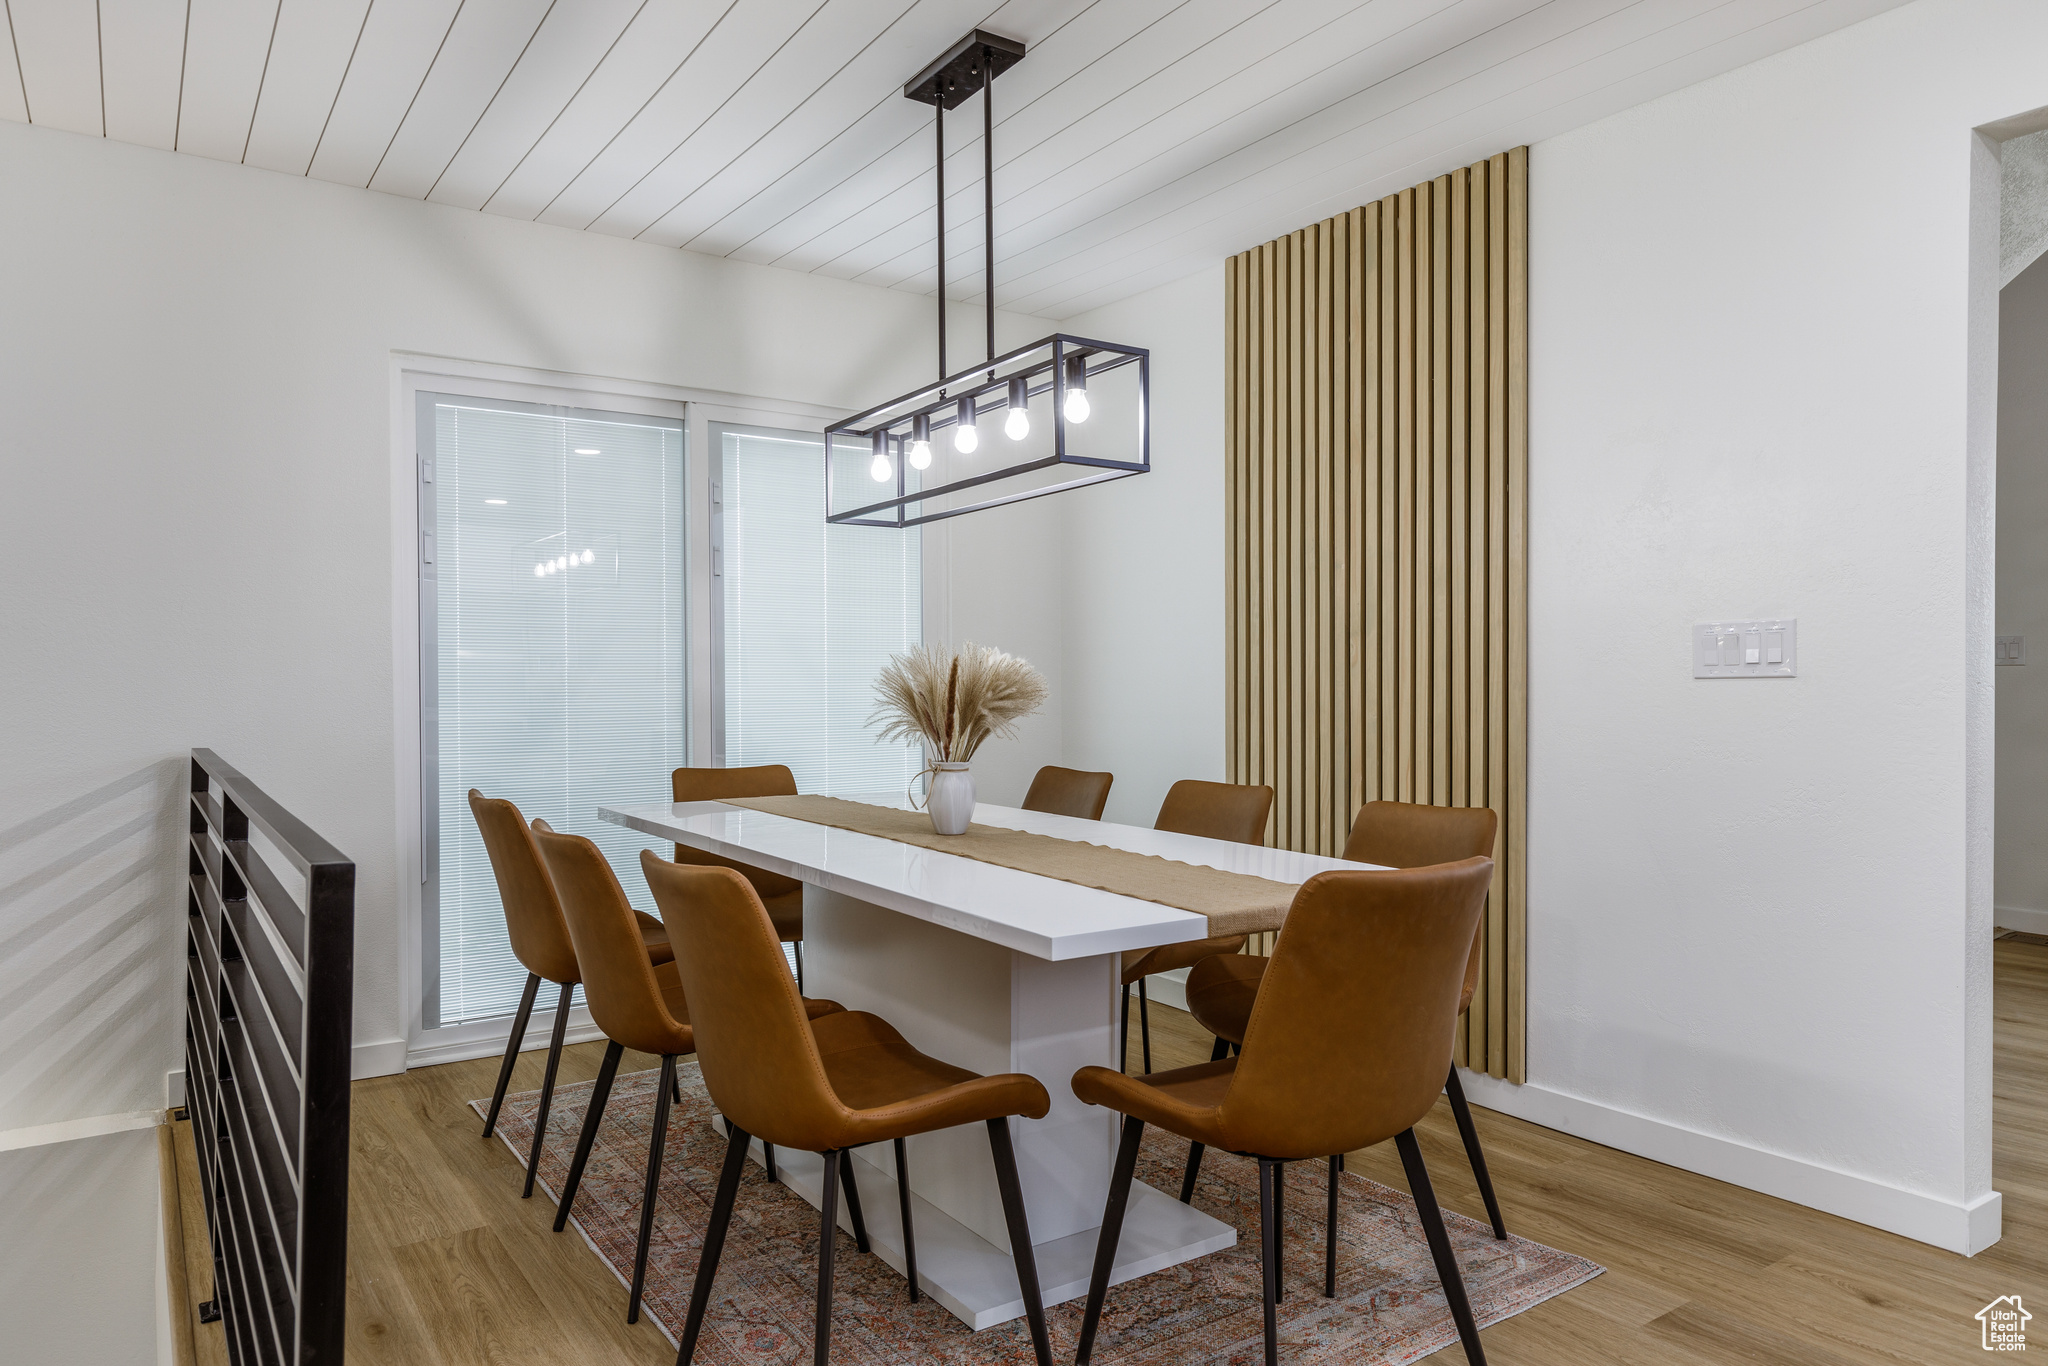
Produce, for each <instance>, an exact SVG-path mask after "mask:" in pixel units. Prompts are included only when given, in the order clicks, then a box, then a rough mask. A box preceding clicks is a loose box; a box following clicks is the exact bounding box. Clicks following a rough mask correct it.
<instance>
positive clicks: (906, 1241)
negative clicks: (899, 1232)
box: [896, 1138, 919, 1304]
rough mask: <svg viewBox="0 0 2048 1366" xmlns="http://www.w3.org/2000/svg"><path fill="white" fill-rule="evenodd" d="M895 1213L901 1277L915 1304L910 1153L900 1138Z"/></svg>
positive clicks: (914, 1255) (897, 1147)
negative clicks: (900, 1241) (898, 1221)
mask: <svg viewBox="0 0 2048 1366" xmlns="http://www.w3.org/2000/svg"><path fill="white" fill-rule="evenodd" d="M896 1213H897V1214H898V1215H899V1216H900V1217H901V1218H902V1220H903V1277H904V1279H905V1280H907V1281H909V1282H910V1302H911V1303H912V1304H916V1303H917V1301H918V1298H919V1291H918V1288H917V1235H916V1233H914V1232H913V1231H912V1230H911V1227H910V1153H909V1150H908V1149H907V1148H906V1147H905V1146H904V1142H903V1140H902V1139H900V1138H899V1139H897V1140H896Z"/></svg>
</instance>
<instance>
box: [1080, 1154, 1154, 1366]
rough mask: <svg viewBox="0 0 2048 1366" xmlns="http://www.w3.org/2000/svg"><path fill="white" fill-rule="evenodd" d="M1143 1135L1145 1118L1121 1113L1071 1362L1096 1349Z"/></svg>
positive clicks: (1082, 1360)
mask: <svg viewBox="0 0 2048 1366" xmlns="http://www.w3.org/2000/svg"><path fill="white" fill-rule="evenodd" d="M1144 1135H1145V1121H1144V1120H1142V1119H1136V1118H1133V1117H1132V1116H1129V1115H1126V1116H1124V1136H1123V1141H1122V1142H1120V1143H1119V1144H1117V1149H1116V1166H1114V1167H1113V1168H1111V1169H1110V1173H1109V1201H1108V1203H1107V1204H1105V1205H1104V1206H1103V1209H1102V1233H1101V1236H1100V1237H1098V1238H1097V1239H1096V1240H1095V1270H1094V1271H1093V1272H1092V1273H1091V1274H1090V1275H1089V1277H1088V1310H1087V1312H1086V1313H1085V1314H1083V1315H1082V1316H1081V1341H1080V1347H1079V1350H1078V1351H1076V1353H1075V1354H1074V1366H1087V1363H1088V1356H1089V1354H1090V1353H1091V1352H1093V1351H1094V1350H1095V1326H1096V1325H1097V1324H1098V1323H1100V1322H1101V1321H1102V1299H1103V1296H1105V1295H1107V1294H1108V1293H1109V1273H1110V1270H1111V1268H1112V1267H1114V1266H1115V1265H1116V1244H1117V1239H1119V1238H1120V1237H1122V1236H1123V1231H1124V1207H1125V1206H1126V1205H1128V1204H1129V1203H1130V1201H1131V1176H1132V1174H1133V1173H1135V1172H1136V1171H1137V1170H1138V1140H1139V1139H1141V1138H1143V1137H1144Z"/></svg>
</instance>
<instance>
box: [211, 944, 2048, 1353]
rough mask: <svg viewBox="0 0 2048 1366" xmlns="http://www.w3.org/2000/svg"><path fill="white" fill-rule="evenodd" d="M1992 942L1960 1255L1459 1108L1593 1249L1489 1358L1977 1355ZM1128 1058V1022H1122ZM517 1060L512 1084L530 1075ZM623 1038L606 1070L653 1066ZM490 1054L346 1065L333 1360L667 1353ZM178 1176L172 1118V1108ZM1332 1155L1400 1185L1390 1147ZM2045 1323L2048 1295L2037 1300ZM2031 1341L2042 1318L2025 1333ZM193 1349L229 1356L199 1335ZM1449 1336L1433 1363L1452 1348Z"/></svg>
mask: <svg viewBox="0 0 2048 1366" xmlns="http://www.w3.org/2000/svg"><path fill="white" fill-rule="evenodd" d="M1996 956H1997V1016H1998V1026H1997V1030H1998V1032H1997V1061H1996V1069H1997V1071H1996V1082H1995V1086H1996V1093H1997V1133H1996V1138H1997V1152H1996V1158H1995V1162H1994V1172H1995V1184H1996V1187H1997V1188H1998V1189H1999V1190H2000V1191H2002V1192H2004V1196H2005V1205H2004V1213H2005V1236H2004V1238H2003V1240H2002V1241H2001V1242H2000V1243H1999V1244H1998V1245H1997V1246H1995V1247H1993V1248H1991V1249H1990V1250H1989V1251H1986V1252H1984V1253H1982V1254H1980V1255H1978V1256H1977V1257H1975V1258H1963V1257H1959V1256H1955V1255H1953V1254H1950V1253H1946V1252H1941V1251H1937V1250H1936V1249H1934V1248H1930V1247H1927V1246H1925V1245H1923V1244H1920V1243H1915V1242H1911V1241H1908V1240H1907V1239H1904V1238H1899V1237H1895V1236H1893V1235H1891V1234H1887V1233H1880V1232H1877V1231H1876V1230H1874V1229H1869V1228H1866V1227H1863V1226H1862V1225H1859V1224H1853V1223H1849V1222H1848V1221H1846V1220H1842V1219H1836V1218H1833V1217H1831V1216H1829V1215H1825V1214H1819V1213H1816V1212H1815V1211H1813V1210H1809V1209H1805V1208H1802V1207H1801V1206H1798V1205H1792V1204H1787V1203H1785V1202H1784V1201H1780V1200H1774V1199H1772V1198H1770V1197H1769V1196H1764V1195H1759V1194H1756V1193H1755V1192H1752V1191H1748V1190H1744V1189H1742V1188H1740V1187H1737V1186H1730V1185H1725V1184H1723V1183H1721V1182H1718V1181H1713V1180H1710V1179H1708V1178H1706V1177H1703V1176H1695V1175H1693V1174H1691V1173H1689V1172H1683V1171H1679V1170H1676V1169H1675V1168H1671V1167H1666V1166H1661V1165H1659V1164H1658V1163H1655V1162H1651V1161H1647V1160H1645V1159H1643V1158H1639V1157H1632V1156H1630V1155H1628V1154H1626V1153H1621V1152H1617V1151H1615V1150H1613V1149H1611V1148H1603V1147H1600V1146H1599V1145H1597V1144H1593V1143H1588V1142H1584V1141H1582V1140H1579V1139H1575V1138H1570V1137H1567V1136H1565V1135H1562V1134H1558V1133H1555V1132H1552V1131H1550V1130H1547V1129H1542V1128H1538V1127H1536V1126H1535V1125H1532V1124H1525V1123H1523V1122H1521V1121H1519V1120H1515V1119H1510V1118H1508V1117H1506V1116H1504V1115H1500V1114H1497V1113H1494V1112H1492V1111H1488V1110H1480V1111H1478V1125H1479V1129H1480V1134H1481V1138H1482V1140H1483V1142H1484V1143H1485V1145H1486V1152H1487V1158H1488V1161H1489V1163H1490V1164H1491V1167H1492V1170H1493V1176H1494V1182H1495V1185H1496V1188H1497V1190H1498V1192H1499V1195H1500V1200H1501V1204H1502V1207H1503V1209H1504V1212H1505V1213H1506V1216H1507V1221H1508V1227H1509V1229H1510V1230H1511V1231H1513V1232H1515V1233H1519V1234H1522V1235H1524V1236H1526V1237H1529V1238H1534V1239H1537V1240H1539V1241H1541V1242H1545V1243H1549V1244H1552V1245H1553V1246H1556V1247H1560V1248H1565V1249H1567V1250H1569V1251H1572V1252H1577V1253H1580V1254H1582V1255H1584V1256H1587V1257H1591V1258H1593V1259H1594V1260H1595V1261H1597V1262H1599V1263H1600V1264H1601V1265H1603V1266H1605V1267H1606V1268H1607V1274H1606V1275H1604V1276H1601V1277H1599V1278H1598V1279H1596V1280H1594V1281H1592V1282H1591V1283H1590V1284H1588V1285H1585V1286H1583V1287H1581V1288H1579V1289H1577V1290H1574V1291H1571V1292H1569V1293H1568V1294H1566V1295H1563V1296H1561V1297H1559V1298H1557V1299H1554V1300H1551V1301H1549V1302H1547V1303H1545V1304H1541V1305H1538V1306H1537V1307H1536V1308H1534V1309H1532V1310H1529V1311H1528V1312H1526V1313H1523V1314H1520V1315H1518V1316H1516V1317H1514V1318H1512V1319H1509V1320H1507V1321H1506V1322H1504V1323H1500V1324H1497V1325H1495V1326H1494V1327H1492V1328H1489V1329H1487V1330H1486V1333H1485V1344H1486V1351H1487V1355H1488V1358H1489V1359H1490V1360H1491V1361H1493V1362H1494V1363H1496V1364H1497V1366H1604V1364H1605V1363H1629V1364H1630V1366H1634V1364H1635V1363H1643V1364H1644V1366H1648V1364H1649V1363H1657V1364H1658V1366H1709V1364H1710V1363H1711V1364H1712V1366H1727V1363H1773V1364H1775V1363H1784V1364H1785V1366H1849V1364H1850V1363H1857V1364H1858V1366H1862V1364H1863V1363H1886V1362H1909V1363H1946V1362H1965V1361H1979V1360H1983V1359H1984V1357H1983V1352H1982V1350H1981V1348H1980V1346H1979V1344H1978V1328H1977V1324H1976V1322H1975V1320H1974V1319H1973V1318H1972V1315H1974V1314H1975V1313H1976V1311H1977V1310H1978V1309H1980V1308H1982V1307H1983V1306H1984V1305H1985V1304H1986V1303H1988V1302H1989V1301H1991V1300H1992V1299H1993V1298H1995V1297H1997V1296H1999V1295H2006V1294H2013V1293H2019V1294H2021V1295H2024V1296H2033V1295H2036V1294H2039V1295H2041V1296H2042V1301H2041V1302H2042V1303H2048V947H2042V946H2038V945H2033V944H2028V943H2024V942H2017V941H2011V940H2006V941H2001V942H2000V943H1999V944H1998V945H1997V948H1996ZM1152 1022H1153V1052H1154V1058H1153V1061H1154V1064H1155V1066H1158V1067H1161V1068H1164V1067H1169V1066H1178V1065H1181V1064H1183V1063H1187V1062H1198V1061H1202V1060H1205V1059H1206V1058H1207V1057H1208V1056H1209V1046H1210V1040H1209V1039H1208V1037H1207V1036H1205V1035H1202V1034H1200V1033H1199V1032H1198V1031H1197V1030H1196V1029H1195V1027H1194V1024H1193V1022H1192V1021H1191V1020H1190V1019H1189V1018H1188V1017H1187V1016H1186V1015H1184V1014H1182V1013H1181V1012H1179V1011H1176V1010H1172V1009H1170V1008H1168V1007H1163V1006H1154V1007H1153V1009H1152ZM1131 1032H1132V1035H1133V1046H1132V1054H1133V1057H1132V1065H1133V1066H1134V1067H1135V1065H1136V1052H1137V1048H1136V1035H1137V1024H1136V1021H1135V1020H1133V1022H1132V1031H1131ZM600 1055H601V1046H600V1045H597V1044H585V1045H582V1046H580V1047H577V1048H573V1049H570V1050H568V1052H567V1053H566V1055H565V1057H564V1060H563V1076H564V1079H565V1080H568V1081H582V1080H586V1079H588V1078H590V1077H592V1076H594V1075H595V1074H596V1071H597V1064H598V1061H599V1058H600ZM543 1056H544V1055H543V1054H541V1053H529V1054H526V1055H525V1056H524V1058H523V1059H522V1060H521V1062H520V1065H519V1070H518V1072H517V1073H516V1074H515V1076H514V1079H513V1087H514V1089H530V1088H533V1087H537V1086H539V1085H540V1075H541V1063H542V1058H543ZM653 1065H655V1060H654V1059H652V1058H643V1057H637V1056H636V1055H630V1054H629V1055H628V1057H627V1059H626V1063H625V1066H626V1067H627V1068H628V1069H630V1068H633V1067H636V1066H638V1067H650V1066H653ZM496 1068H497V1062H496V1060H494V1059H493V1060H483V1061H477V1062H469V1063H455V1064H450V1065H448V1066H443V1067H430V1068H421V1069H418V1070H416V1071H412V1072H408V1073H406V1074H404V1075H402V1076H395V1077H380V1078H377V1079H375V1080H371V1081H364V1082H359V1083H357V1085H356V1088H355V1112H354V1153H355V1157H354V1165H353V1166H352V1168H351V1171H350V1201H349V1204H350V1213H351V1220H350V1227H349V1254H350V1266H351V1272H350V1278H349V1292H350V1302H349V1324H348V1327H349V1339H348V1361H349V1363H350V1366H384V1363H393V1366H397V1364H398V1363H404V1364H405V1366H418V1364H419V1363H428V1362H434V1363H442V1364H443V1366H482V1364H483V1363H492V1364H493V1366H498V1364H500V1363H503V1364H505V1366H512V1364H514V1363H519V1364H523V1363H536V1366H537V1364H538V1363H548V1364H549V1366H582V1364H583V1363H606V1364H607V1366H610V1364H611V1363H645V1366H667V1363H670V1362H672V1361H673V1360H674V1351H673V1349H671V1348H670V1347H669V1345H668V1343H667V1341H666V1340H665V1339H664V1338H663V1337H662V1336H661V1334H660V1332H659V1331H658V1330H656V1329H655V1328H654V1327H653V1325H652V1324H651V1323H648V1322H646V1321H644V1320H643V1321H642V1322H641V1324H640V1325H638V1326H637V1327H629V1326H627V1324H626V1323H625V1300H626V1293H625V1290H624V1289H623V1288H622V1287H621V1286H620V1285H619V1283H618V1281H617V1280H616V1279H615V1278H614V1277H613V1276H612V1274H611V1273H610V1272H609V1271H608V1270H606V1269H605V1268H604V1267H603V1265H602V1264H600V1263H599V1261H598V1260H597V1258H596V1256H595V1255H594V1254H592V1253H591V1252H590V1250H589V1249H588V1248H587V1247H585V1246H584V1244H583V1242H582V1240H581V1239H580V1238H578V1237H577V1236H576V1235H575V1234H574V1233H573V1232H571V1233H564V1234H561V1235H556V1234H554V1233H551V1232H550V1231H549V1223H550V1221H551V1220H552V1219H553V1217H554V1207H553V1205H552V1204H551V1203H550V1202H549V1201H548V1200H547V1199H546V1198H545V1197H543V1196H540V1195H536V1196H535V1197H534V1198H533V1199H531V1200H525V1201H522V1200H520V1199H519V1198H518V1197H519V1184H520V1181H519V1178H520V1164H519V1163H518V1162H517V1161H516V1160H515V1159H514V1158H513V1157H512V1155H511V1154H510V1153H509V1152H508V1151H507V1150H506V1148H505V1146H504V1145H503V1144H502V1143H501V1142H499V1141H498V1140H496V1139H491V1140H485V1139H483V1138H481V1137H479V1133H478V1131H479V1129H480V1128H481V1125H480V1123H479V1122H478V1120H477V1118H476V1116H475V1114H474V1113H473V1112H472V1111H471V1110H470V1109H469V1106H468V1102H469V1101H470V1100H472V1099H474V1098H475V1097H477V1096H486V1095H489V1094H490V1090H491V1085H492V1083H493V1081H494V1080H495V1079H496ZM176 1127H177V1129H178V1131H179V1134H178V1137H179V1145H180V1148H181V1152H182V1155H183V1160H184V1163H185V1164H186V1165H185V1169H186V1170H187V1171H188V1172H189V1171H191V1167H190V1162H191V1157H190V1151H191V1144H190V1138H189V1133H188V1132H187V1130H188V1127H189V1126H186V1125H178V1126H176ZM1419 1133H1420V1137H1421V1144H1422V1150H1423V1153H1424V1156H1425V1157H1426V1159H1427V1161H1428V1163H1429V1168H1430V1173H1431V1177H1432V1179H1433V1180H1434V1181H1435V1183H1436V1188H1437V1192H1438V1195H1439V1196H1440V1198H1442V1199H1443V1201H1444V1202H1445V1203H1446V1204H1447V1205H1450V1206H1451V1207H1453V1208H1456V1209H1458V1210H1461V1211H1463V1212H1465V1213H1467V1214H1470V1215H1473V1216H1474V1217H1477V1218H1483V1217H1484V1211H1483V1209H1482V1207H1481V1205H1480V1202H1479V1199H1478V1194H1477V1191H1476V1189H1475V1188H1474V1186H1473V1183H1472V1178H1471V1172H1470V1170H1469V1168H1468V1167H1467V1166H1466V1163H1465V1157H1464V1152H1463V1149H1462V1148H1461V1147H1460V1145H1459V1142H1458V1136H1457V1130H1456V1128H1455V1126H1454V1125H1453V1124H1452V1122H1451V1117H1450V1112H1449V1109H1448V1106H1447V1104H1445V1103H1442V1102H1440V1103H1439V1104H1438V1105H1437V1108H1436V1110H1435V1111H1434V1112H1433V1113H1432V1114H1431V1115H1430V1116H1429V1118H1428V1119H1427V1120H1426V1121H1425V1122H1424V1124H1423V1125H1422V1126H1421V1127H1420V1129H1419ZM1350 1164H1351V1170H1353V1171H1357V1172H1360V1173H1363V1174H1364V1175H1367V1176H1370V1177H1372V1178H1373V1179H1374V1180H1377V1181H1381V1182H1384V1183H1386V1184H1387V1185H1389V1186H1393V1187H1395V1188H1396V1189H1404V1190H1405V1189H1406V1182H1405V1181H1404V1180H1403V1179H1402V1175H1401V1166H1400V1160H1399V1158H1398V1156H1397V1155H1396V1154H1395V1152H1394V1151H1393V1145H1392V1144H1383V1145H1381V1146H1380V1147H1379V1148H1376V1149H1372V1150H1369V1151H1366V1152H1362V1153H1356V1154H1353V1155H1352V1156H1351V1158H1350ZM185 1208H186V1218H185V1225H186V1228H187V1229H188V1231H190V1233H189V1237H188V1241H190V1242H193V1243H195V1244H196V1245H197V1246H196V1247H195V1250H194V1253H193V1255H192V1257H191V1259H190V1262H189V1264H190V1266H191V1284H192V1288H193V1293H194V1294H195V1295H196V1296H200V1297H204V1296H205V1295H206V1294H207V1293H209V1287H210V1285H211V1283H212V1281H211V1275H210V1273H209V1272H208V1270H207V1266H206V1257H205V1253H204V1249H203V1239H204V1228H205V1224H204V1220H203V1216H202V1215H201V1214H200V1213H199V1212H198V1201H197V1197H196V1195H193V1194H191V1193H190V1192H189V1190H188V1192H187V1197H186V1201H185ZM2036 1313H2037V1314H2038V1315H2040V1316H2041V1318H2040V1321H2041V1323H2042V1324H2044V1325H2048V1310H2037V1311H2036ZM2041 1337H2042V1339H2043V1342H2042V1346H2043V1347H2044V1348H2048V1327H2044V1329H2043V1331H2042V1332H2041ZM197 1338H198V1349H199V1361H200V1362H201V1363H202V1366H214V1363H222V1362H224V1361H225V1359H226V1358H225V1354H224V1352H223V1350H222V1345H221V1335H220V1327H219V1325H218V1324H213V1325H206V1326H203V1327H201V1328H200V1329H199V1330H198V1334H197ZM1463 1360H1464V1357H1463V1354H1462V1353H1461V1351H1460V1350H1459V1348H1458V1347H1457V1346H1456V1345H1455V1344H1454V1345H1452V1346H1450V1347H1448V1348H1446V1349H1444V1350H1443V1351H1441V1352H1439V1353H1437V1354H1436V1355H1434V1356H1432V1357H1430V1358H1429V1361H1430V1362H1432V1363H1462V1362H1463Z"/></svg>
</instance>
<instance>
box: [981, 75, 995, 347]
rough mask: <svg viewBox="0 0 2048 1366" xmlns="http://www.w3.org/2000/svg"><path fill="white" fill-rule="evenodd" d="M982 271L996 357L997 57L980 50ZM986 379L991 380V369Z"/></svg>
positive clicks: (992, 344) (991, 338) (990, 344)
mask: <svg viewBox="0 0 2048 1366" xmlns="http://www.w3.org/2000/svg"><path fill="white" fill-rule="evenodd" d="M981 271H982V278H983V279H984V281H985V282H986V283H984V284H983V286H982V292H983V294H984V295H985V298H984V302H985V303H986V304H987V305H988V306H987V308H985V309H984V310H983V312H985V313H987V314H988V358H989V360H990V362H994V360H995V358H996V54H995V50H994V49H993V48H990V47H988V46H986V45H984V46H983V47H982V49H981ZM988 377H989V378H990V379H994V378H995V377H996V372H995V371H993V370H991V371H989V372H988Z"/></svg>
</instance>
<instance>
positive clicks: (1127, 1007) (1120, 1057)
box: [1116, 982, 1131, 1072]
mask: <svg viewBox="0 0 2048 1366" xmlns="http://www.w3.org/2000/svg"><path fill="white" fill-rule="evenodd" d="M1117 1037H1118V1038H1119V1039H1121V1040H1123V1042H1122V1043H1121V1044H1119V1045H1118V1046H1117V1053H1116V1070H1117V1071H1119V1072H1128V1071H1130V1070H1131V984H1130V983H1129V982H1126V983H1124V1009H1123V1015H1122V1016H1121V1017H1120V1019H1119V1020H1118V1022H1117Z"/></svg>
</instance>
